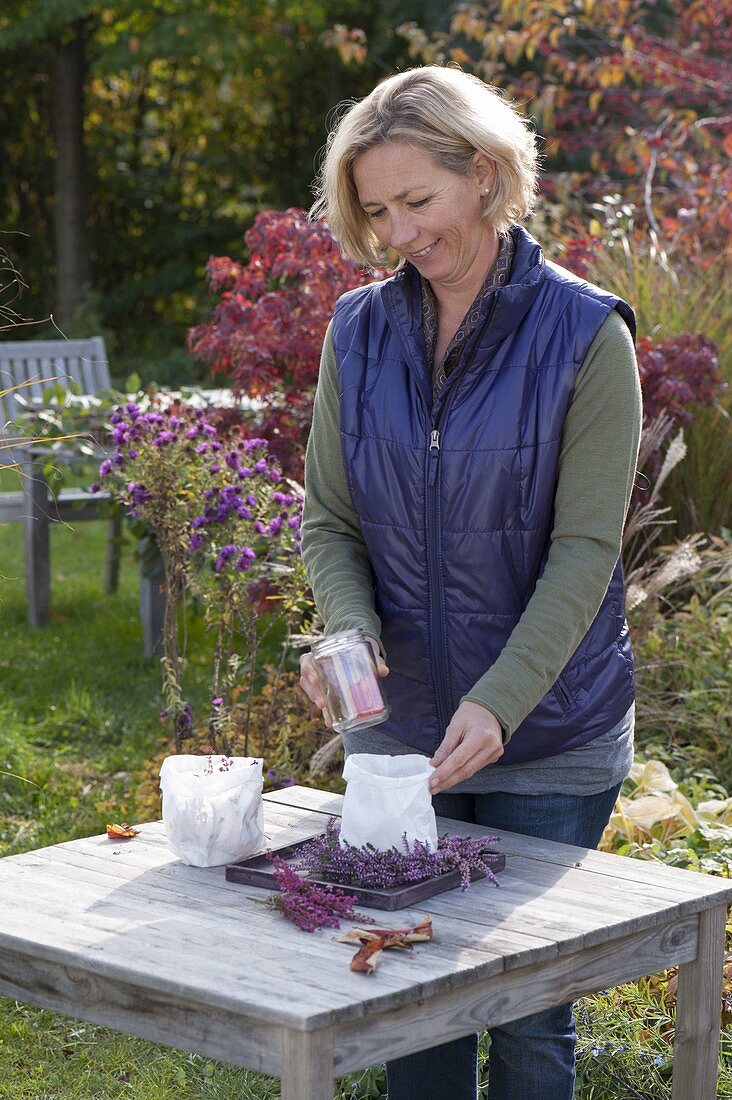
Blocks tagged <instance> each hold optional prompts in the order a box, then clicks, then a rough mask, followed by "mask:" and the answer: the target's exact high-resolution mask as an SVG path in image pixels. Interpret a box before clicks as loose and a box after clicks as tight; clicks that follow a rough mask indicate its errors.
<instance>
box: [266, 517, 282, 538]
mask: <svg viewBox="0 0 732 1100" xmlns="http://www.w3.org/2000/svg"><path fill="white" fill-rule="evenodd" d="M281 526H282V516H275V518H274V519H273V520H271V521H270V524H269V533H270V535H276V534H277V532H278V531H279V529H280V527H281Z"/></svg>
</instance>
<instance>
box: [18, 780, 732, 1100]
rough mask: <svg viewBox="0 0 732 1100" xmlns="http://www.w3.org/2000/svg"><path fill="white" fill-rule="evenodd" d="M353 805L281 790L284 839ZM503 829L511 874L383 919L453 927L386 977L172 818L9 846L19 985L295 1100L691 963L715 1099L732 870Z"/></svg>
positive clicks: (681, 1015)
mask: <svg viewBox="0 0 732 1100" xmlns="http://www.w3.org/2000/svg"><path fill="white" fill-rule="evenodd" d="M340 806H341V799H340V797H336V796H334V795H331V794H328V793H326V792H321V791H315V790H309V789H306V788H302V787H293V788H289V789H286V790H283V791H277V792H275V793H274V794H271V795H268V796H266V799H265V831H266V835H267V840H268V843H269V844H270V845H271V846H272V847H277V846H280V845H282V844H286V843H292V842H294V841H296V840H300V839H303V838H305V837H307V836H312V835H315V834H317V833H319V832H321V831H322V829H323V827H324V825H325V822H326V820H327V815H328V814H338V813H339V811H340ZM440 824H441V831H449V832H461V833H464V834H470V835H478V834H480V833H481V832H485V831H486V830H481V829H480V828H479V827H478V826H471V825H466V824H464V823H462V822H460V823H458V822H451V823H447V822H445V821H442V822H441V823H440ZM498 835H499V837H500V844H499V846H498V847H499V850H501V851H503V852H504V853H505V855H506V869H505V871H503V872H502V873H501V874H500V876H499V880H500V883H501V886H500V888H496V887H494V886H492V885H490V884H489V883H488V882H486V881H484V880H481V881H478V882H475V883H474V884H473V885H472V886H471V888H470V889H469V890H468V891H467V892H465V893H463V892H461V891H459V890H454V891H451V892H450V893H446V894H442V895H439V896H437V897H434V898H430V899H428V900H427V901H426V902H425V903H424V904H423V905H422V906H420V907H419V908H418V909H413V910H409V911H400V912H397V913H392V914H378V919H379V921H380V922H381V923H383V925H384V926H386V927H405V926H407V925H410V924H413V923H417V922H418V921H419V920H420V919H421V916H422V915H423V914H424V913H430V914H431V916H432V920H433V924H434V929H435V937H436V938H435V941H434V942H433V943H429V944H424V945H418V946H417V947H415V949H414V952H413V954H411V955H408V954H406V953H402V952H389V953H387V954H386V955H385V956H384V957H383V958H382V959H381V961H380V963H379V967H378V969H377V970H376V972H375V974H374V975H372V976H369V977H366V976H364V975H360V974H353V973H351V972H350V971H349V969H348V964H349V961H350V958H351V956H352V954H353V951H354V948H353V947H349V946H346V945H343V944H339V943H335V942H333V940H332V938H331V934H330V933H329V932H320V933H316V934H312V935H310V934H306V933H303V932H301V931H299V930H298V929H296V928H295V927H294V926H293V925H291V924H289V922H287V921H285V920H284V919H282V918H281V917H279V915H278V914H276V913H272V912H270V911H268V910H266V909H265V908H264V907H263V906H261V905H260V904H257V901H258V900H259V901H261V900H262V899H263V898H265V897H267V896H268V894H267V892H266V891H260V890H257V889H256V888H254V887H249V886H242V885H239V884H235V883H229V882H227V881H226V879H225V877H224V870H223V868H213V869H200V868H194V867H186V866H185V865H183V864H182V863H180V862H179V861H178V859H177V858H176V857H175V856H173V855H172V854H171V853H170V852H169V851H168V849H167V847H166V845H165V838H164V833H163V827H162V824H161V823H159V822H158V823H154V824H150V825H143V826H141V833H140V835H139V836H137V837H136V838H135V839H133V840H130V841H110V840H108V839H107V837H106V835H105V836H101V837H90V838H88V839H85V840H77V841H72V842H69V843H66V844H58V845H54V846H53V847H50V848H44V849H41V850H39V851H34V852H28V853H26V854H24V855H19V856H12V857H8V858H6V859H3V860H0V993H2V994H4V995H6V996H9V997H14V998H16V999H18V1000H21V1001H28V1002H30V1003H35V1004H39V1005H42V1006H44V1007H47V1008H51V1009H55V1010H57V1011H60V1012H64V1013H67V1014H70V1015H76V1016H79V1017H81V1018H84V1019H89V1020H92V1021H94V1022H96V1023H100V1024H104V1025H107V1026H110V1027H113V1028H117V1029H118V1030H120V1031H124V1032H128V1033H130V1034H135V1035H141V1036H144V1037H147V1038H152V1039H155V1040H158V1041H160V1042H165V1043H169V1044H170V1045H173V1046H179V1047H183V1048H184V1049H188V1050H192V1051H197V1052H200V1053H202V1054H206V1055H208V1056H209V1057H214V1058H221V1059H223V1060H225V1061H228V1062H231V1063H233V1064H237V1065H243V1066H248V1067H250V1068H252V1069H259V1070H262V1071H264V1072H266V1073H272V1074H277V1075H280V1076H281V1077H282V1078H283V1092H282V1095H283V1097H284V1098H286V1100H295V1098H297V1100H321V1098H322V1100H325V1098H328V1100H330V1097H332V1081H333V1075H334V1074H342V1073H346V1072H348V1071H350V1070H353V1069H358V1068H362V1067H364V1066H367V1065H370V1064H373V1063H374V1062H377V1061H380V1060H383V1059H385V1058H390V1057H396V1056H399V1055H402V1054H405V1053H409V1052H411V1051H414V1050H418V1049H422V1048H424V1047H426V1046H431V1045H434V1044H435V1043H438V1042H442V1041H447V1040H449V1039H452V1038H456V1037H457V1036H458V1035H464V1034H467V1033H469V1032H471V1031H475V1030H478V1029H480V1028H482V1027H485V1026H486V1025H490V1024H497V1023H501V1022H505V1021H507V1020H510V1019H514V1018H516V1017H519V1016H524V1015H527V1014H528V1013H529V1012H533V1011H537V1010H539V1009H541V1008H546V1007H548V1006H549V1005H551V1004H558V1003H562V1002H563V1001H566V1000H569V999H571V998H573V997H576V996H580V995H583V994H587V993H589V992H592V991H594V990H597V989H600V988H604V987H606V986H610V985H614V984H618V983H619V982H621V981H625V980H628V979H630V978H634V977H638V976H641V975H644V974H651V973H655V972H656V971H658V970H662V969H664V968H666V967H667V966H670V965H675V964H681V972H680V983H679V999H678V1015H677V1043H676V1059H675V1076H674V1097H675V1098H676V1100H682V1098H685V1097H687V1096H689V1097H691V1096H692V1095H693V1097H694V1100H713V1097H714V1095H715V1090H714V1081H715V1079H716V1059H717V1044H718V1040H719V1030H718V1028H719V992H720V987H721V977H722V952H723V944H724V920H725V914H726V904H727V903H728V902H729V901H730V900H732V885H731V884H728V883H726V882H725V881H724V880H720V879H717V878H713V877H711V876H707V875H698V874H693V873H690V872H686V871H679V870H675V869H672V868H669V867H665V866H663V865H660V864H656V863H650V862H645V861H638V860H630V859H623V858H620V857H616V856H611V855H608V854H606V853H601V852H589V851H586V850H585V849H580V848H573V847H569V846H567V845H561V844H554V843H552V842H549V841H541V840H537V839H534V838H529V837H523V836H519V835H517V834H513V833H504V832H499V833H498Z"/></svg>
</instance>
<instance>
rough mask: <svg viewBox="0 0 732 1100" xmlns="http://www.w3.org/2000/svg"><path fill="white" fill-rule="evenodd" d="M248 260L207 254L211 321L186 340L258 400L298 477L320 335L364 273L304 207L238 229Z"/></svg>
mask: <svg viewBox="0 0 732 1100" xmlns="http://www.w3.org/2000/svg"><path fill="white" fill-rule="evenodd" d="M244 240H245V243H246V246H247V250H248V253H249V258H248V261H247V263H246V264H243V263H240V262H238V261H236V260H231V259H229V257H228V256H221V257H214V258H213V259H212V260H210V261H209V264H208V279H209V285H210V287H211V290H212V291H214V293H217V294H219V296H220V297H219V301H218V302H217V304H216V305H215V306H214V311H213V318H212V320H211V321H209V322H207V323H205V324H202V325H198V326H197V327H196V328H193V329H191V330H190V332H189V333H188V348H189V350H190V351H191V352H193V354H194V355H195V356H197V357H198V358H199V359H201V360H203V361H204V362H206V363H208V364H209V365H210V367H211V370H212V371H213V372H214V373H219V374H226V375H228V376H229V377H230V378H231V381H232V384H233V388H234V392H235V393H236V394H242V393H244V394H247V395H248V396H250V397H254V398H257V399H259V400H260V401H261V402H262V404H263V410H262V414H261V418H260V420H259V421H258V429H257V430H259V431H261V433H262V434H263V435H266V436H267V438H268V439H269V440H270V444H271V447H272V450H273V453H275V454H276V455H277V457H278V458H279V459H280V461H281V463H282V464H283V468H284V469H285V470H286V472H288V473H290V474H292V476H294V477H300V476H301V472H302V458H303V455H304V452H305V444H306V442H307V436H308V432H309V430H310V418H311V412H310V410H311V406H312V399H313V395H314V393H315V385H316V382H317V378H318V366H319V363H320V353H321V350H322V346H323V339H324V337H325V331H326V328H327V326H328V322H329V321H330V318H331V316H332V313H333V309H334V307H335V304H336V301H337V299H338V298H339V297H340V295H341V294H343V293H344V292H345V291H346V290H350V289H352V288H353V287H357V286H362V285H363V284H365V283H367V282H370V281H371V279H372V277H373V276H371V275H369V274H367V273H366V272H364V271H362V270H360V269H359V268H358V267H356V265H355V264H353V263H352V262H351V261H350V260H346V259H344V258H343V256H341V254H340V252H339V250H338V248H337V246H336V244H335V241H334V240H333V237H332V235H331V233H330V230H329V229H328V228H327V226H325V225H324V224H323V223H322V222H311V221H309V220H308V217H307V214H306V213H305V211H304V210H298V209H295V208H293V209H290V210H286V211H284V212H281V211H277V210H265V211H263V212H262V213H261V214H259V215H258V216H257V218H256V220H255V222H254V225H253V226H252V228H251V229H250V230H249V231H248V232H247V234H246V235H245V238H244Z"/></svg>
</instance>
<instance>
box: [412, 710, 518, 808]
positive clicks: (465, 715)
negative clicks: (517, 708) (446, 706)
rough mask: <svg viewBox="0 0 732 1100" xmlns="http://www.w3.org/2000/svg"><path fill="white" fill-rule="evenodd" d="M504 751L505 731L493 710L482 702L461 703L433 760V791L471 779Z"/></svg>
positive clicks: (431, 785) (431, 761)
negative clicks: (488, 708)
mask: <svg viewBox="0 0 732 1100" xmlns="http://www.w3.org/2000/svg"><path fill="white" fill-rule="evenodd" d="M502 755H503V731H502V729H501V724H500V722H499V721H498V719H497V718H496V716H495V715H494V714H491V712H490V711H489V710H487V709H486V707H482V706H481V705H480V703H471V702H470V701H469V700H465V702H463V703H461V704H460V706H459V707H458V709H457V710H456V711H455V713H454V714H453V716H452V721H451V722H450V725H449V726H448V727H447V729H446V730H445V736H444V737H443V739H442V743H441V744H440V746H439V748H438V749H437V751H436V752H435V755H434V756H433V757H432V759H431V760H430V763H431V764H433V765H434V767H435V769H436V770H435V773H434V775H433V776H432V777H431V779H430V794H439V792H440V791H444V790H446V789H447V788H448V787H452V786H453V784H454V783H459V782H460V780H461V779H468V778H469V777H470V776H471V775H474V774H475V772H477V771H479V769H480V768H484V767H485V765H486V764H493V763H495V761H496V760H498V758H499V756H502Z"/></svg>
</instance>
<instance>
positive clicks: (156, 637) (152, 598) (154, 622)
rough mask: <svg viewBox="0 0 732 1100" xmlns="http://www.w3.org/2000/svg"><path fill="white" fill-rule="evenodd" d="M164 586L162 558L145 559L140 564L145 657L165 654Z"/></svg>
mask: <svg viewBox="0 0 732 1100" xmlns="http://www.w3.org/2000/svg"><path fill="white" fill-rule="evenodd" d="M164 586H165V572H164V570H163V562H162V558H160V557H159V556H158V557H157V558H156V559H155V561H152V562H151V561H147V560H145V559H143V561H142V563H141V565H140V622H141V623H142V635H143V640H144V646H143V654H144V656H145V657H161V656H162V654H163V627H164V626H165V604H166V596H165V590H164Z"/></svg>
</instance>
